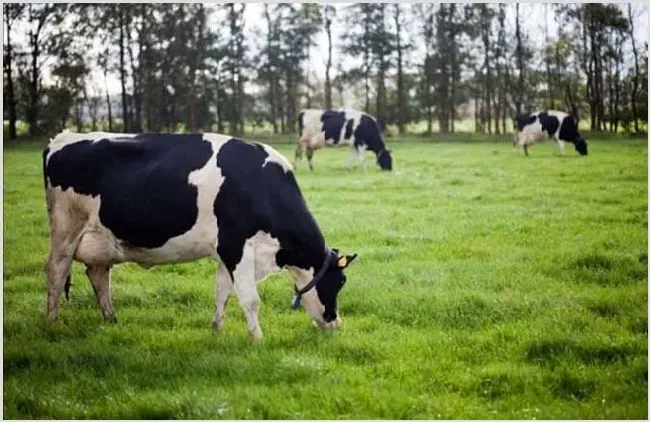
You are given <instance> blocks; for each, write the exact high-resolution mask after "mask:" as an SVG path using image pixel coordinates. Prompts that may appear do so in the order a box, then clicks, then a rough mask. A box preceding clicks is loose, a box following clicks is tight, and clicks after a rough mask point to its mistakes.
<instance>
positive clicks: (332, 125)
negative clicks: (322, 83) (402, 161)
mask: <svg viewBox="0 0 650 422" xmlns="http://www.w3.org/2000/svg"><path fill="white" fill-rule="evenodd" d="M383 128H384V124H383V122H378V121H377V120H376V119H375V118H374V117H372V116H370V115H369V114H366V113H362V112H360V111H355V110H314V109H308V110H303V111H301V112H300V117H299V119H298V130H299V132H300V139H299V140H298V146H297V147H296V157H295V161H294V167H296V168H297V166H298V160H299V159H301V158H302V155H303V153H305V152H306V155H307V162H308V163H309V169H310V170H311V171H313V170H314V167H313V165H312V162H311V159H312V157H313V155H314V151H315V150H317V149H320V148H323V147H325V146H334V147H338V146H343V145H349V146H350V162H349V164H348V168H349V169H352V167H353V165H354V158H355V157H354V156H355V154H356V156H357V158H358V159H359V160H360V161H361V163H362V166H363V170H364V171H365V170H366V162H365V152H366V150H367V149H369V150H370V151H372V152H374V153H375V155H376V156H377V164H378V165H379V167H381V169H382V170H392V169H393V159H392V158H391V155H390V151H389V150H387V149H386V145H385V144H384V141H383V140H382V138H381V132H382V131H383Z"/></svg>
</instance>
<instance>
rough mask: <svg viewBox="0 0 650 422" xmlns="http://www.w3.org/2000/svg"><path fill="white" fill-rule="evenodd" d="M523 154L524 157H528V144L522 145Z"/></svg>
mask: <svg viewBox="0 0 650 422" xmlns="http://www.w3.org/2000/svg"><path fill="white" fill-rule="evenodd" d="M524 153H525V154H526V157H528V144H524Z"/></svg>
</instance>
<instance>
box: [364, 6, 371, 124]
mask: <svg viewBox="0 0 650 422" xmlns="http://www.w3.org/2000/svg"><path fill="white" fill-rule="evenodd" d="M364 24H365V25H364V39H365V40H364V43H365V46H364V52H363V63H364V75H363V77H364V82H365V89H366V106H365V108H364V110H363V111H365V112H366V113H370V41H369V37H370V10H369V8H368V5H367V4H366V5H365V17H364Z"/></svg>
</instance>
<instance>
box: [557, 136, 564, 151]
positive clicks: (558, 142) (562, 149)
mask: <svg viewBox="0 0 650 422" xmlns="http://www.w3.org/2000/svg"><path fill="white" fill-rule="evenodd" d="M557 145H558V146H559V147H560V154H561V155H564V141H560V140H559V139H558V141H557Z"/></svg>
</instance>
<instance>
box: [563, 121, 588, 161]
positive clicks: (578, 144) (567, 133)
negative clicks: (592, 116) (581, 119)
mask: <svg viewBox="0 0 650 422" xmlns="http://www.w3.org/2000/svg"><path fill="white" fill-rule="evenodd" d="M559 138H560V139H561V140H563V141H566V142H571V143H573V144H574V145H575V148H576V151H578V153H580V155H587V141H585V139H584V138H583V137H582V135H581V134H580V132H579V131H578V123H577V122H576V120H575V118H574V117H573V116H572V115H568V116H566V117H565V118H564V119H563V120H562V124H561V125H560V134H559Z"/></svg>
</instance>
